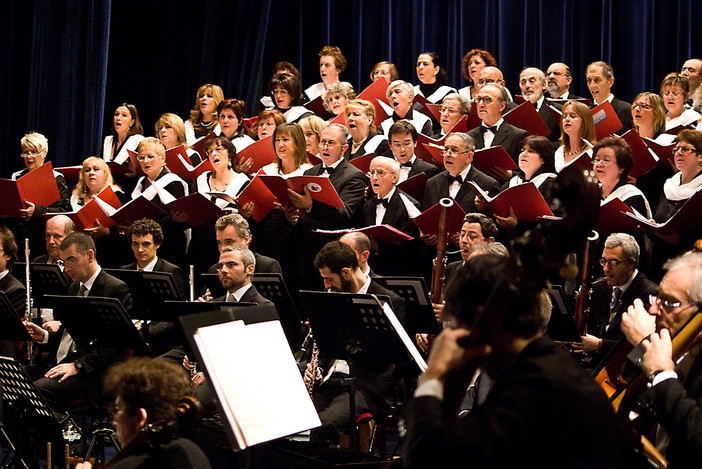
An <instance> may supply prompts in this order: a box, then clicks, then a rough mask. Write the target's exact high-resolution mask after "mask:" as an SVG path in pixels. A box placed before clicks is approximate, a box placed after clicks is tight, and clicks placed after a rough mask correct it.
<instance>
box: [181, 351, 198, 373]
mask: <svg viewBox="0 0 702 469" xmlns="http://www.w3.org/2000/svg"><path fill="white" fill-rule="evenodd" d="M195 365H197V362H191V361H190V360H189V359H188V356H187V355H184V356H183V368H185V369H186V370H188V371H190V370H192V369H193V368H195Z"/></svg>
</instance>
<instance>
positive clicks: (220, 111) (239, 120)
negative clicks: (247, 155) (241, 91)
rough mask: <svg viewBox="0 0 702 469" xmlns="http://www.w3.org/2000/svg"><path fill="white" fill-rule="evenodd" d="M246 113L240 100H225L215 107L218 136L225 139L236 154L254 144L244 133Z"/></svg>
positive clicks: (243, 103) (244, 105)
mask: <svg viewBox="0 0 702 469" xmlns="http://www.w3.org/2000/svg"><path fill="white" fill-rule="evenodd" d="M246 113H247V110H246V103H245V102H244V101H242V100H240V99H234V98H230V99H225V100H224V101H221V102H220V103H219V104H218V105H217V120H218V121H219V128H220V130H221V132H222V133H221V134H220V135H223V136H225V137H227V138H228V139H229V140H230V141H231V142H232V145H234V148H236V151H237V152H240V151H241V150H243V149H244V148H246V147H248V146H249V145H251V144H252V143H254V139H252V138H251V137H249V136H248V135H246V132H244V119H245V118H246Z"/></svg>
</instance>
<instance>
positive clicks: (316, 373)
mask: <svg viewBox="0 0 702 469" xmlns="http://www.w3.org/2000/svg"><path fill="white" fill-rule="evenodd" d="M323 378H324V377H323V376H322V373H321V372H320V370H319V367H317V368H316V369H315V370H313V369H312V363H308V364H307V368H306V369H305V383H309V382H310V381H312V380H314V382H315V384H318V383H321V382H322V379H323Z"/></svg>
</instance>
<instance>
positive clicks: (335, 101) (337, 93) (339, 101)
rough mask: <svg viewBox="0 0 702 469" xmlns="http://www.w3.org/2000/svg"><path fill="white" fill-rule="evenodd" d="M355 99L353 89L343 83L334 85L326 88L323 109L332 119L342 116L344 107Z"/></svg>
mask: <svg viewBox="0 0 702 469" xmlns="http://www.w3.org/2000/svg"><path fill="white" fill-rule="evenodd" d="M355 98H356V92H355V91H354V90H353V87H351V86H350V85H347V84H344V83H336V84H334V85H331V86H330V87H328V88H327V94H325V95H324V100H323V102H324V109H326V110H327V111H328V112H329V113H330V114H332V119H333V118H334V117H336V116H338V115H339V114H342V115H343V114H344V112H345V111H346V105H347V104H348V103H349V101H351V100H352V99H355Z"/></svg>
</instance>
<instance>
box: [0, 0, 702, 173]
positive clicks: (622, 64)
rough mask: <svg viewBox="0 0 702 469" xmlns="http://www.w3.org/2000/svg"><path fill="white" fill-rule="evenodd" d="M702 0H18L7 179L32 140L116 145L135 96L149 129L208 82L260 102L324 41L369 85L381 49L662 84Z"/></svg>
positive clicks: (305, 73)
mask: <svg viewBox="0 0 702 469" xmlns="http://www.w3.org/2000/svg"><path fill="white" fill-rule="evenodd" d="M700 17H702V2H699V1H698V0H677V1H673V0H671V1H655V0H628V1H624V0H622V1H614V0H599V1H594V0H592V1H581V0H467V1H457V0H431V1H429V0H392V1H381V0H346V1H340V0H336V1H332V0H287V1H282V0H256V1H249V0H246V1H245V0H239V1H224V0H219V1H215V0H200V1H183V0H174V1H168V2H156V1H148V0H147V1H140V2H135V1H123V0H117V1H114V2H113V1H110V0H102V1H100V0H9V1H6V2H3V15H2V19H0V24H1V25H2V28H1V30H0V38H1V41H2V45H1V47H0V64H2V68H1V70H0V105H1V106H2V109H4V112H3V115H4V117H5V118H4V119H3V121H2V123H1V124H0V150H1V151H2V152H3V155H4V157H3V158H2V159H1V160H0V161H1V163H0V177H9V174H10V172H11V171H12V170H16V169H18V168H20V167H21V166H22V161H21V159H20V157H19V139H20V138H21V136H22V135H23V134H24V133H25V132H27V131H30V130H36V131H39V132H42V133H44V134H45V135H46V136H47V137H48V138H49V142H50V144H49V146H50V151H49V155H48V156H49V159H50V160H53V162H54V164H55V165H69V164H79V163H80V161H82V159H83V158H84V157H86V156H89V155H92V154H97V153H99V152H100V151H101V145H102V143H101V142H102V139H103V137H104V135H105V134H106V133H107V132H108V131H109V126H110V125H111V119H112V118H111V115H112V112H113V110H114V108H115V106H116V105H117V104H118V103H121V102H125V101H126V102H130V103H134V104H135V105H136V106H137V107H138V109H139V111H140V113H141V117H142V122H143V124H144V128H145V129H146V134H147V135H153V132H154V131H153V123H154V121H155V120H156V118H157V117H158V115H159V114H160V113H161V112H175V113H177V114H179V115H180V116H182V117H187V115H188V110H189V108H190V107H191V106H192V105H193V102H194V98H195V91H196V89H197V87H198V86H199V85H200V84H202V83H217V84H220V85H221V86H222V87H223V89H224V91H225V96H226V97H238V98H241V99H244V100H245V101H246V102H247V103H249V111H250V114H253V113H254V112H256V111H258V110H259V106H258V99H259V97H260V96H261V95H262V93H263V91H264V90H265V88H266V83H267V81H268V79H269V78H270V73H271V69H272V67H273V64H274V63H275V62H277V61H279V60H288V61H290V62H293V63H295V64H296V65H297V66H298V68H300V71H301V72H302V80H303V84H304V85H306V86H309V85H310V84H313V83H316V82H317V81H319V75H318V71H317V60H318V58H317V52H318V51H319V49H320V48H321V47H322V46H324V45H327V44H330V45H337V46H339V47H341V49H342V50H343V51H344V53H345V54H346V56H347V58H348V60H349V67H348V70H347V71H346V72H345V73H344V74H342V79H344V80H346V81H350V82H351V83H352V84H353V85H354V87H355V88H356V89H357V90H360V89H362V88H363V87H365V86H366V85H368V83H369V77H368V74H369V72H370V69H371V67H372V66H373V64H375V63H376V62H378V61H380V60H390V61H392V62H394V63H395V64H396V65H397V66H398V68H399V70H400V74H401V77H402V78H404V79H406V80H408V81H411V82H413V83H415V82H416V76H415V73H414V63H415V59H416V57H417V55H418V54H419V53H420V52H422V51H425V50H432V51H435V52H437V53H438V54H439V55H440V56H442V57H443V58H444V59H445V62H446V64H447V66H446V68H447V71H448V74H449V78H450V81H451V83H452V84H453V85H454V86H456V87H461V86H464V85H465V82H464V80H463V77H462V76H461V70H460V63H461V58H462V56H463V54H464V53H465V52H466V51H467V50H469V49H472V48H476V47H478V48H484V49H487V50H489V51H491V52H492V53H493V55H494V56H495V57H496V58H497V60H498V63H499V66H500V68H501V69H502V70H503V72H504V74H505V79H506V80H507V82H508V86H509V88H510V89H511V90H512V92H518V85H517V79H518V74H519V71H520V70H521V68H523V67H524V66H537V67H540V68H542V69H545V68H546V67H548V65H549V64H550V63H552V62H554V61H564V62H565V63H567V64H569V65H570V66H571V68H572V70H573V72H574V74H575V78H574V84H573V90H574V92H575V93H576V94H579V95H582V96H589V93H588V92H587V89H586V87H585V85H584V79H583V75H584V67H585V65H587V64H588V63H589V62H591V61H594V60H605V61H607V62H610V63H611V64H612V65H613V66H614V70H615V75H616V83H615V85H614V92H615V94H616V95H617V96H619V97H621V98H623V99H625V100H628V101H630V100H631V99H632V98H633V96H634V95H635V94H637V93H638V92H640V91H645V90H647V91H657V90H658V85H659V83H660V80H661V79H662V77H663V76H664V75H665V74H666V73H668V72H670V71H679V70H680V66H681V64H682V62H683V61H684V60H685V59H687V58H690V57H693V56H700V55H702V51H701V49H702V32H701V30H700V28H697V27H693V23H692V19H693V18H700Z"/></svg>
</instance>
